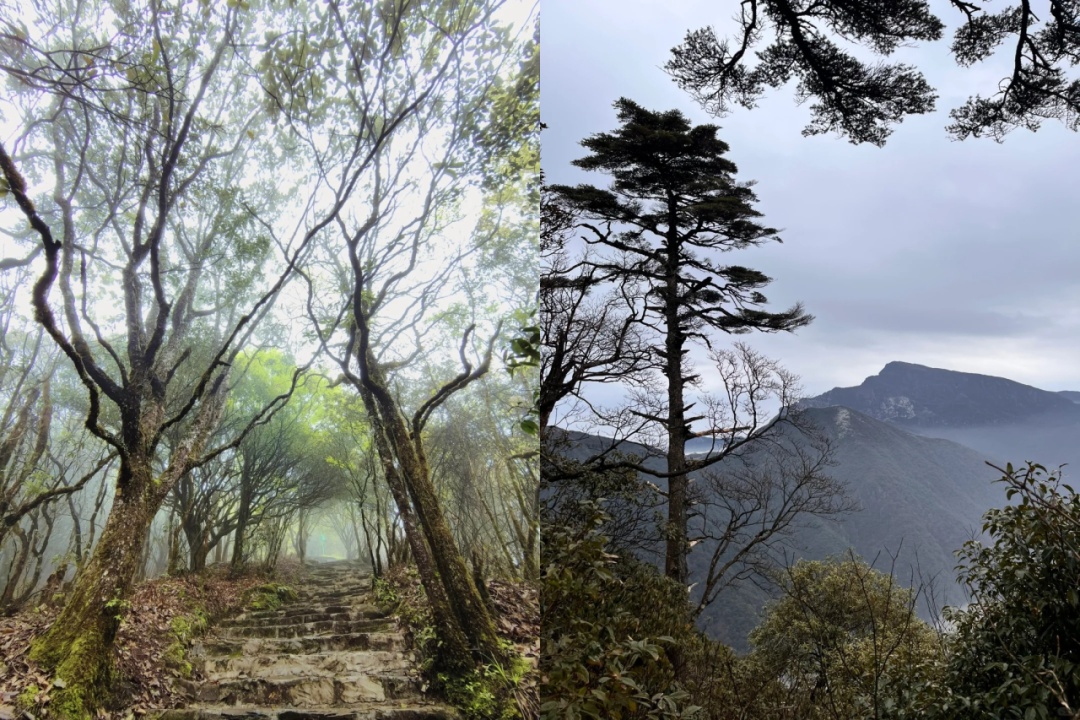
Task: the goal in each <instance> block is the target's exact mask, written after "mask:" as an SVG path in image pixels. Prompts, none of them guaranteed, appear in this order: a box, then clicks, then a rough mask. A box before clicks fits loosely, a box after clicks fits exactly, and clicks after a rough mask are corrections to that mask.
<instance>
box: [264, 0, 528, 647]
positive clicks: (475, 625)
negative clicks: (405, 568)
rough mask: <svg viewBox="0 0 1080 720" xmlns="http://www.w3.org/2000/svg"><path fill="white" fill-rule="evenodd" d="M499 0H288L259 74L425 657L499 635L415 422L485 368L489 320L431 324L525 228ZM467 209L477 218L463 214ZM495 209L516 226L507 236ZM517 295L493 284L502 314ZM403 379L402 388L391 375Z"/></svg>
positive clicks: (322, 319)
mask: <svg viewBox="0 0 1080 720" xmlns="http://www.w3.org/2000/svg"><path fill="white" fill-rule="evenodd" d="M501 5H502V3H501V2H498V1H495V2H487V1H481V2H467V3H461V2H456V1H455V2H449V1H447V2H432V3H426V4H408V3H393V4H380V5H375V6H372V5H371V4H370V3H367V2H359V1H356V0H349V1H338V0H332V1H331V2H329V3H328V4H327V5H326V6H325V7H324V6H321V5H320V6H310V7H308V6H299V5H298V6H296V7H294V8H292V10H291V12H292V13H293V15H291V16H290V18H289V22H288V23H286V25H287V26H289V27H294V28H303V31H302V32H301V31H299V30H297V31H296V32H287V33H283V34H282V35H280V36H279V37H277V38H276V39H275V41H274V43H273V45H272V48H271V57H272V58H273V60H272V62H270V63H269V64H268V65H267V73H266V76H265V78H264V80H263V82H264V84H265V86H266V87H267V89H268V92H270V94H271V95H272V97H273V98H274V109H273V112H274V113H275V115H276V117H278V118H279V119H280V120H281V121H282V122H285V123H288V124H289V125H290V127H292V128H293V129H294V131H296V137H297V144H298V146H299V147H301V148H302V149H303V152H304V153H305V154H306V156H307V157H309V158H310V159H311V160H312V162H311V166H312V167H313V168H315V171H314V173H313V175H312V176H311V181H312V183H313V185H314V186H315V187H316V188H317V192H315V193H313V194H312V196H311V198H312V200H311V215H312V216H313V217H315V218H318V219H319V223H321V225H322V227H323V228H324V231H323V232H321V233H320V234H319V237H318V245H317V247H318V252H319V256H318V260H317V261H316V262H313V263H312V264H311V265H310V266H309V268H308V269H307V270H305V272H304V277H305V280H306V281H307V282H308V284H309V288H310V290H309V310H308V314H309V316H310V318H311V321H312V325H313V327H314V328H315V333H316V335H317V339H318V341H319V343H320V345H321V346H322V347H323V348H324V349H325V350H326V352H327V353H328V354H329V356H330V357H331V358H332V359H333V361H334V362H336V363H337V364H338V366H339V367H340V369H341V371H342V381H343V382H345V383H347V384H348V385H349V386H351V387H352V388H353V389H354V390H355V392H356V393H357V394H358V395H359V396H360V398H361V400H362V403H363V405H364V408H365V410H366V413H367V421H368V423H369V425H370V427H371V431H372V436H373V446H374V449H375V451H376V453H377V455H378V458H379V462H380V464H381V469H382V474H383V477H384V478H385V480H386V482H387V484H388V486H389V489H390V492H391V494H392V496H393V498H394V502H395V504H396V506H397V509H398V516H399V519H400V520H401V522H402V524H403V526H404V528H405V534H406V539H407V542H408V543H409V549H410V552H411V554H412V558H413V560H414V561H415V563H416V565H417V567H418V569H419V574H420V578H421V580H422V582H423V585H424V588H425V590H426V592H427V596H428V599H429V601H430V602H431V606H432V610H433V613H434V615H435V619H436V627H437V628H438V630H437V632H438V633H439V639H440V641H441V645H440V651H441V656H442V657H441V659H442V660H443V661H444V662H446V663H447V664H448V665H453V666H457V667H471V666H472V665H473V663H474V662H475V661H476V660H490V659H491V658H503V657H504V655H505V652H504V651H503V650H502V649H501V647H500V645H499V641H498V637H497V635H496V633H495V626H494V623H493V620H492V617H491V614H490V612H489V610H488V608H487V607H486V605H485V604H484V602H483V600H482V598H481V596H480V594H479V592H478V591H477V588H476V586H475V583H474V582H473V579H472V578H471V576H470V574H469V572H468V570H467V566H466V564H465V561H464V559H463V558H462V555H461V552H460V550H459V548H458V546H457V543H456V542H455V540H454V537H453V534H452V532H451V529H450V526H449V524H448V521H447V518H446V516H445V513H444V511H443V508H442V503H441V501H440V497H439V493H438V488H437V485H436V483H435V480H434V478H433V477H432V474H431V468H430V465H429V462H428V458H427V453H426V451H425V428H426V426H427V424H428V421H429V419H430V418H431V416H432V414H433V413H434V412H436V410H437V409H438V408H439V407H440V406H441V405H442V404H443V403H444V402H445V401H446V399H447V398H448V397H450V396H451V395H453V394H454V393H456V392H459V391H461V390H463V389H464V388H465V387H466V386H468V385H469V384H470V383H472V382H473V381H475V380H476V379H478V378H480V377H481V376H483V375H484V374H485V373H486V372H487V371H488V369H489V367H490V364H491V360H492V355H493V352H494V344H495V342H496V340H497V338H498V328H497V327H495V326H494V325H495V324H494V323H491V324H488V333H487V334H488V337H487V338H486V339H485V340H482V341H478V340H477V339H476V338H477V335H478V334H479V333H478V331H477V330H476V325H477V324H479V323H482V322H483V321H484V318H483V317H482V316H481V317H477V318H476V323H473V322H471V321H470V322H466V323H465V324H464V325H462V326H461V332H460V333H459V334H458V335H457V337H455V338H453V339H448V333H446V332H443V331H442V330H443V329H444V328H445V327H446V326H447V325H446V321H447V319H448V318H450V317H454V318H457V319H460V316H461V315H462V314H463V315H464V316H465V317H466V319H469V318H468V316H470V315H471V314H474V313H475V314H477V315H482V314H483V312H484V308H475V309H468V305H469V304H468V303H467V302H466V300H467V298H468V291H469V288H470V286H472V287H475V282H470V279H472V280H475V278H476V277H477V273H479V272H483V271H484V270H485V266H486V263H485V262H484V261H483V260H484V258H485V257H487V258H488V259H490V258H491V255H492V254H496V255H497V254H498V253H499V252H500V251H502V250H507V249H509V247H520V246H523V245H527V244H528V242H529V241H530V237H534V236H535V229H531V228H533V227H534V225H535V223H534V222H529V221H528V218H529V217H530V214H531V212H532V209H531V208H530V207H529V206H527V205H526V206H524V207H521V206H520V204H519V203H506V204H505V205H503V204H502V203H501V201H502V200H504V199H505V198H506V193H505V189H506V186H507V185H512V184H517V183H519V184H523V185H526V186H528V185H529V184H530V181H531V179H532V175H533V173H534V171H535V164H536V159H537V155H536V152H535V150H534V149H532V150H530V148H534V146H535V141H533V142H530V138H531V136H533V135H535V133H536V132H537V129H538V122H537V120H538V118H537V115H538V111H537V92H538V91H537V87H538V82H537V80H538V67H539V63H538V60H539V58H538V51H537V46H536V42H535V38H531V37H530V34H532V27H531V26H530V27H527V28H525V29H524V31H523V30H521V29H517V30H514V29H513V28H512V27H511V26H509V25H506V24H504V23H501V22H499V20H498V18H497V12H498V10H499V8H500V6H501ZM314 78H318V80H319V81H318V82H317V83H316V82H312V79H314ZM313 115H314V116H317V117H320V118H324V122H323V125H322V126H321V127H320V128H319V129H317V130H314V129H312V128H311V127H310V126H304V118H307V117H311V116H313ZM521 197H522V198H525V199H527V198H528V197H529V194H528V192H527V191H526V192H523V193H522V194H521ZM469 206H472V207H479V208H480V210H479V211H478V212H477V213H476V214H473V213H470V212H469V210H468V208H469ZM469 215H473V217H475V218H477V220H476V223H475V225H473V226H472V228H471V229H470V230H462V229H461V223H460V222H458V221H460V220H462V219H464V218H466V217H467V216H469ZM508 225H512V226H514V227H517V228H519V229H520V230H521V232H520V233H512V234H511V235H510V236H507V235H506V234H505V232H504V230H505V229H506V228H507V226H508ZM529 233H531V235H530V234H529ZM489 287H492V288H494V285H491V286H489ZM492 294H493V295H494V296H493V297H488V298H486V301H487V302H488V303H491V302H492V301H494V302H495V303H496V304H495V311H494V312H493V313H492V314H495V315H497V314H499V308H498V304H497V303H498V300H499V298H498V296H497V294H496V293H494V292H493V293H492ZM516 299H517V298H510V299H509V301H510V302H507V301H505V300H504V303H505V304H506V305H507V306H508V307H507V308H506V310H504V312H506V314H509V312H508V311H509V309H510V307H509V306H510V305H511V304H512V301H513V300H516ZM528 301H529V302H530V303H531V301H532V297H531V294H530V296H529V297H528ZM462 308H465V309H464V310H462ZM458 310H462V312H457V311H458ZM448 342H449V343H452V344H450V345H449V347H448V346H447V343H448ZM455 346H456V347H455ZM447 354H450V356H451V357H455V356H456V357H457V358H458V359H459V361H460V365H459V366H458V368H456V369H455V370H453V371H452V372H450V373H448V374H442V372H441V368H439V367H437V365H436V364H435V363H434V362H432V363H430V364H429V365H428V367H435V372H434V374H433V375H425V374H423V372H422V367H421V363H423V362H425V361H428V360H430V359H431V358H433V357H436V356H442V357H445V356H446V355H447ZM403 383H408V384H409V385H410V387H411V388H412V390H413V392H412V393H410V394H408V395H406V394H405V393H403V392H401V390H402V387H401V384H403ZM418 388H423V389H425V390H427V392H426V394H424V395H423V396H422V397H421V396H419V393H418V392H416V390H417V389H418ZM410 398H419V399H418V400H416V402H411V400H410Z"/></svg>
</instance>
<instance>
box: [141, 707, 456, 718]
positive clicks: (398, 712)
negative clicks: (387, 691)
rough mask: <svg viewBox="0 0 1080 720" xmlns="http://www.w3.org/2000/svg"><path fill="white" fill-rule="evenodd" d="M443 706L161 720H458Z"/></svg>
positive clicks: (211, 713) (198, 712)
mask: <svg viewBox="0 0 1080 720" xmlns="http://www.w3.org/2000/svg"><path fill="white" fill-rule="evenodd" d="M459 718H460V715H458V713H457V711H456V710H454V709H453V708H449V707H446V706H444V705H426V704H420V703H404V704H401V705H398V706H392V705H373V704H370V703H365V704H361V705H355V706H351V707H347V708H346V707H343V708H333V707H328V708H290V707H282V708H265V707H255V706H243V705H240V706H213V705H208V706H205V707H197V708H187V709H184V710H166V711H165V712H163V713H162V714H161V716H160V720H459Z"/></svg>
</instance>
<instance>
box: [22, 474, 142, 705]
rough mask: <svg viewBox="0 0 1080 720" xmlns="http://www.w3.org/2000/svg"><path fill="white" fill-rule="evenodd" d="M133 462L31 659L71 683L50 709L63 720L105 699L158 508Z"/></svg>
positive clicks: (36, 643) (118, 485)
mask: <svg viewBox="0 0 1080 720" xmlns="http://www.w3.org/2000/svg"><path fill="white" fill-rule="evenodd" d="M134 460H135V458H129V459H127V460H125V461H122V463H121V467H120V477H119V479H118V481H117V492H116V499H115V501H114V503H113V509H112V512H111V513H110V514H109V519H108V520H107V521H106V523H105V528H104V530H103V531H102V533H101V539H100V540H99V541H98V544H97V546H96V547H95V548H94V551H93V555H92V556H91V558H90V561H89V562H88V563H87V564H86V565H85V566H84V567H83V568H82V569H81V570H80V572H79V574H78V576H77V577H76V579H75V585H74V588H72V591H71V594H70V595H69V596H68V599H67V602H66V604H65V605H64V609H63V611H62V612H61V613H60V615H59V617H57V618H56V620H55V621H54V622H53V624H52V625H51V626H50V627H49V629H48V631H47V632H46V633H45V634H44V635H42V636H40V637H39V638H37V639H36V640H35V641H34V643H33V646H32V650H31V657H32V658H33V659H34V660H36V661H37V662H39V663H41V664H42V665H44V666H45V667H46V668H48V669H49V670H52V671H54V676H55V677H57V678H60V679H62V680H63V681H64V682H65V683H66V686H65V687H64V688H63V689H62V690H56V689H54V692H53V698H52V703H51V705H50V707H51V708H52V711H53V712H54V713H56V714H57V715H58V716H60V717H64V718H76V717H86V716H87V713H88V710H89V709H90V708H96V707H101V706H102V704H103V703H104V702H105V701H106V700H107V699H108V694H109V691H110V684H111V680H112V678H113V662H112V661H113V657H112V643H113V640H114V639H115V638H116V633H117V631H118V630H119V628H120V620H121V618H122V616H123V612H124V610H125V608H126V599H127V598H128V597H129V595H130V592H131V589H132V584H133V582H134V578H135V575H136V574H137V573H138V571H139V563H140V560H141V559H142V544H143V543H144V542H145V539H146V533H147V531H148V530H149V529H150V524H151V522H153V519H154V513H155V511H156V509H157V507H158V505H159V504H160V502H161V497H159V496H157V495H156V494H155V493H154V484H153V480H152V474H151V473H152V470H151V465H150V461H149V459H148V458H147V459H143V461H142V462H139V463H138V466H137V467H133V465H134V462H133V461H134Z"/></svg>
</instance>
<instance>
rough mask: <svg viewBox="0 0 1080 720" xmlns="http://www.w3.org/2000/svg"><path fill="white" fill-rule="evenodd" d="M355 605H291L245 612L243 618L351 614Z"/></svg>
mask: <svg viewBox="0 0 1080 720" xmlns="http://www.w3.org/2000/svg"><path fill="white" fill-rule="evenodd" d="M352 609H353V605H314V604H311V603H304V604H302V605H301V604H298V603H289V604H288V605H285V606H283V607H280V608H278V609H277V610H252V611H250V612H245V613H243V614H242V615H241V617H249V618H269V617H292V616H293V615H305V614H307V613H320V612H326V613H339V612H349V611H350V610H352Z"/></svg>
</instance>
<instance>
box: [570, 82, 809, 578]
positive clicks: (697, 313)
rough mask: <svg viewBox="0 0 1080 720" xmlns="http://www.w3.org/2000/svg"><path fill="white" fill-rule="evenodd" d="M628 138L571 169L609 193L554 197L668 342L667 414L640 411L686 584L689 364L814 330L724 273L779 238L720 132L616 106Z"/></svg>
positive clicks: (581, 191) (677, 116)
mask: <svg viewBox="0 0 1080 720" xmlns="http://www.w3.org/2000/svg"><path fill="white" fill-rule="evenodd" d="M615 107H616V109H617V110H618V118H619V122H620V124H621V126H620V127H619V129H618V130H616V131H615V132H611V133H598V134H596V135H593V136H591V137H589V138H586V139H585V140H583V141H582V143H581V144H582V145H583V146H584V147H585V148H587V149H588V150H590V151H591V154H590V155H588V156H586V157H584V158H581V159H579V160H576V161H574V165H576V166H578V167H580V168H583V169H585V170H596V171H601V172H604V173H607V174H609V175H611V176H612V177H613V178H614V182H613V183H612V185H611V187H610V188H609V189H606V190H605V189H601V188H598V187H595V186H593V185H578V186H576V187H569V186H565V185H554V186H551V188H550V189H551V191H552V192H555V193H557V194H558V195H560V196H561V197H562V198H563V200H564V201H565V202H566V203H567V204H568V205H570V206H572V207H573V208H575V209H576V210H577V211H578V212H579V213H580V215H581V216H582V217H583V218H584V219H585V222H584V223H583V224H582V225H581V227H582V228H584V229H585V230H586V231H587V233H588V234H587V237H586V241H587V242H589V243H590V244H592V245H595V246H599V247H600V248H603V249H606V250H608V251H609V252H607V253H605V259H604V260H603V261H601V262H602V263H603V267H604V270H605V271H606V272H607V273H608V274H609V275H611V274H614V275H616V276H620V279H622V280H625V281H627V282H628V283H636V284H637V286H638V297H639V298H640V302H641V303H642V305H641V307H640V308H639V313H637V314H638V315H639V316H640V317H642V323H643V324H644V325H646V326H647V327H649V328H652V329H653V330H655V331H656V332H657V333H659V334H660V335H661V336H662V337H663V343H662V344H659V343H658V344H657V346H656V347H655V348H654V351H653V352H654V354H655V357H654V366H655V367H656V368H657V369H658V370H659V371H660V372H662V373H663V375H664V376H665V378H666V380H667V386H668V392H667V402H666V406H665V407H663V408H662V409H661V410H656V409H649V408H645V409H638V410H637V411H636V412H637V413H638V414H639V415H644V416H645V417H646V419H648V420H650V421H652V422H654V423H658V424H660V426H661V427H663V428H664V429H665V431H666V434H667V438H668V449H667V472H666V475H667V478H668V529H667V548H666V558H665V574H666V575H667V576H668V577H670V578H672V579H674V580H676V581H678V582H680V583H683V584H686V583H687V582H688V571H687V563H686V556H687V552H688V550H689V543H688V540H687V516H688V510H689V497H688V493H687V490H688V476H687V472H688V470H689V469H692V468H690V467H689V466H688V463H687V459H686V443H687V441H688V440H689V439H690V438H692V437H694V435H695V433H694V431H693V430H692V427H691V426H692V424H693V423H694V421H695V420H700V419H703V418H695V417H688V414H687V413H688V411H689V410H690V409H691V407H692V405H693V404H692V403H689V402H688V401H687V397H686V389H687V386H688V385H692V384H693V383H694V382H695V381H696V380H697V379H698V378H697V376H696V375H694V373H693V371H692V369H691V368H690V366H689V364H688V363H687V362H686V355H687V353H688V352H689V345H690V344H691V343H692V342H695V341H696V342H700V343H704V344H705V345H709V343H710V336H711V335H713V333H714V331H720V332H722V333H728V334H739V333H746V332H749V331H751V330H760V331H766V332H775V331H780V330H795V329H796V328H799V327H802V326H804V325H806V324H807V323H809V322H810V321H811V319H812V318H811V316H809V315H807V314H806V313H805V312H804V311H803V309H802V306H801V305H795V306H793V307H791V308H789V309H787V310H784V311H783V312H768V311H766V310H764V309H763V307H764V305H765V304H766V298H765V296H764V295H763V294H762V293H761V290H762V288H764V287H765V286H766V285H767V284H768V283H769V281H770V278H768V277H767V276H765V275H764V274H763V273H761V272H758V271H756V270H752V269H750V268H746V267H743V266H740V265H728V264H724V263H723V262H722V255H723V253H724V252H726V251H729V250H738V249H743V248H747V247H751V246H755V245H760V244H762V243H765V242H769V241H773V240H776V241H779V237H778V236H777V231H776V230H774V229H773V228H769V227H765V226H764V225H761V224H759V223H758V222H757V219H758V218H759V217H761V213H759V212H757V211H756V210H754V208H753V205H752V203H753V202H754V201H755V200H756V199H757V198H756V196H755V195H754V193H753V191H752V190H751V188H750V185H749V184H747V183H737V182H736V181H735V178H734V175H735V172H736V167H735V165H734V163H732V162H731V161H730V160H728V159H727V158H725V157H724V155H725V154H726V153H727V151H728V146H727V144H726V143H724V142H722V141H721V140H719V139H718V138H717V137H716V133H717V130H718V128H717V127H716V126H714V125H698V126H696V127H695V126H691V124H690V122H689V121H688V120H687V118H686V117H685V116H684V115H683V114H682V113H681V112H679V111H677V110H672V111H668V112H651V111H649V110H645V109H644V108H642V107H640V106H639V105H637V104H636V103H634V102H632V101H631V100H627V99H626V98H623V99H620V100H619V101H618V102H616V103H615Z"/></svg>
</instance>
